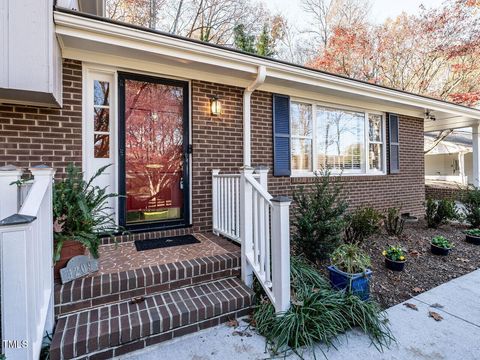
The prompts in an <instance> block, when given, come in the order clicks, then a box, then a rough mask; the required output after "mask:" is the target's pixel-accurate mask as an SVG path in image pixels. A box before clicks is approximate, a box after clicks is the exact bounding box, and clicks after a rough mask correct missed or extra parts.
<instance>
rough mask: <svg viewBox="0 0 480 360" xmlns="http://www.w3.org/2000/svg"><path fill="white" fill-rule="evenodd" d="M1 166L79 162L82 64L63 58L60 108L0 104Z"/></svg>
mask: <svg viewBox="0 0 480 360" xmlns="http://www.w3.org/2000/svg"><path fill="white" fill-rule="evenodd" d="M0 144H2V146H0V166H2V165H6V164H14V165H17V166H22V167H29V166H32V165H38V164H47V165H49V166H52V167H54V168H56V169H57V176H63V175H64V173H65V167H66V166H67V164H69V163H71V162H73V163H75V164H76V165H77V166H81V165H82V65H81V62H78V61H73V60H64V61H63V108H62V109H54V108H45V107H35V106H25V105H12V104H0Z"/></svg>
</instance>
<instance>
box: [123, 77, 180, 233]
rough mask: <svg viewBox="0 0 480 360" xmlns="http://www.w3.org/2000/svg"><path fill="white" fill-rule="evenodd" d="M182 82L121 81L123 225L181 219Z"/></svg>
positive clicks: (126, 79)
mask: <svg viewBox="0 0 480 360" xmlns="http://www.w3.org/2000/svg"><path fill="white" fill-rule="evenodd" d="M184 92H185V85H184V84H182V83H180V84H179V85H178V86H177V85H174V84H169V83H168V82H167V83H162V82H161V81H160V80H155V81H143V80H137V79H128V78H125V79H124V102H125V103H124V121H125V124H124V141H125V147H124V165H125V167H124V170H123V171H124V178H125V184H124V189H125V194H124V195H125V200H124V201H125V205H124V207H125V209H124V210H125V211H124V214H125V225H127V226H129V225H135V224H142V223H151V222H164V221H172V220H180V219H183V218H184V216H185V214H184V212H185V206H184V205H185V203H184V201H185V196H184V195H185V194H184V190H185V189H184V176H185V171H184V167H185V159H186V154H185V150H184V149H185V147H184V134H185V129H184V126H185V123H186V122H185V119H186V114H185V113H184V112H185V106H184V105H185V103H184V102H185V101H187V100H186V99H185V96H186V94H185V93H184Z"/></svg>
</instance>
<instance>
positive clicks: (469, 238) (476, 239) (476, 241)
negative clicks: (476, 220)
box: [465, 234, 480, 245]
mask: <svg viewBox="0 0 480 360" xmlns="http://www.w3.org/2000/svg"><path fill="white" fill-rule="evenodd" d="M465 241H466V242H468V243H470V244H473V245H480V236H475V235H469V234H465Z"/></svg>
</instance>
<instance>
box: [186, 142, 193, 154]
mask: <svg viewBox="0 0 480 360" xmlns="http://www.w3.org/2000/svg"><path fill="white" fill-rule="evenodd" d="M187 153H189V154H193V145H191V144H190V145H188V150H187Z"/></svg>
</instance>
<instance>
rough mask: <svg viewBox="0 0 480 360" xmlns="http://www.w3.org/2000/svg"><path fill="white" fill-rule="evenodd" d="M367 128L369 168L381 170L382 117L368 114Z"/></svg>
mask: <svg viewBox="0 0 480 360" xmlns="http://www.w3.org/2000/svg"><path fill="white" fill-rule="evenodd" d="M368 129H369V157H368V158H369V169H370V170H376V171H383V117H382V115H378V114H369V115H368Z"/></svg>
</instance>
